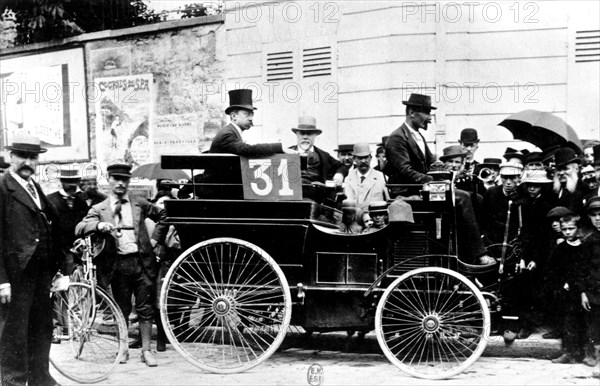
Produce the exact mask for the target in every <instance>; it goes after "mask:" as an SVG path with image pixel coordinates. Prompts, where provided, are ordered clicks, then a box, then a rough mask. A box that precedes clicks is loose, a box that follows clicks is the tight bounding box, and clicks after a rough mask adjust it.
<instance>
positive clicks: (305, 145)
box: [291, 116, 346, 202]
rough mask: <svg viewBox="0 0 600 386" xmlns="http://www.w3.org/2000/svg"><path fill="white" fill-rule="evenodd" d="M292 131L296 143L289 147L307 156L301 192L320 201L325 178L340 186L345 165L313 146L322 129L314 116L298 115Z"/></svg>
mask: <svg viewBox="0 0 600 386" xmlns="http://www.w3.org/2000/svg"><path fill="white" fill-rule="evenodd" d="M292 131H293V132H294V134H296V141H297V145H294V146H292V147H291V149H292V150H294V151H295V152H298V153H300V155H301V156H306V157H307V166H306V169H305V170H302V194H303V196H304V197H305V198H310V199H313V200H315V201H317V202H321V201H322V199H323V198H324V196H323V191H322V189H321V188H320V187H324V186H325V181H327V180H333V181H334V183H335V185H337V186H341V185H342V183H343V182H344V172H345V170H346V167H345V166H344V164H342V163H341V162H340V161H338V160H336V159H335V158H333V157H332V156H331V155H330V154H329V153H327V152H326V151H324V150H321V149H319V148H318V147H317V146H315V140H316V139H317V136H318V135H320V134H321V133H322V132H323V131H322V130H321V129H319V128H317V120H316V119H315V118H314V117H311V116H303V117H300V118H299V119H298V127H294V128H292ZM319 186H320V187H319Z"/></svg>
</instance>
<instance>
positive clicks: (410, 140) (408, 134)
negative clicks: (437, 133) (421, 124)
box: [402, 122, 427, 162]
mask: <svg viewBox="0 0 600 386" xmlns="http://www.w3.org/2000/svg"><path fill="white" fill-rule="evenodd" d="M402 128H403V129H404V132H405V134H406V137H407V142H408V145H409V146H410V148H411V150H412V151H413V153H415V154H416V155H417V156H418V157H419V159H420V160H421V162H424V161H425V154H423V152H422V151H421V149H420V148H419V145H417V141H415V139H414V137H413V135H412V132H411V131H410V130H411V129H409V128H408V126H407V125H406V122H405V123H403V124H402ZM419 135H421V133H419ZM421 138H423V136H422V135H421ZM424 141H425V139H423V142H424ZM425 149H427V148H425Z"/></svg>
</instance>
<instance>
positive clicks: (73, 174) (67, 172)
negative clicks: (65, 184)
mask: <svg viewBox="0 0 600 386" xmlns="http://www.w3.org/2000/svg"><path fill="white" fill-rule="evenodd" d="M59 178H60V180H61V181H63V180H64V181H80V180H81V176H80V175H79V170H77V169H60V176H59Z"/></svg>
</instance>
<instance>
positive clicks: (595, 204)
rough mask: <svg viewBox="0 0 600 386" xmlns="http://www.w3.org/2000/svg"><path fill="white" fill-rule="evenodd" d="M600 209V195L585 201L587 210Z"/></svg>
mask: <svg viewBox="0 0 600 386" xmlns="http://www.w3.org/2000/svg"><path fill="white" fill-rule="evenodd" d="M593 209H600V196H594V197H592V198H590V199H589V200H587V201H586V202H585V211H586V212H589V211H590V210H593Z"/></svg>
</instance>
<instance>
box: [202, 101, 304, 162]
mask: <svg viewBox="0 0 600 386" xmlns="http://www.w3.org/2000/svg"><path fill="white" fill-rule="evenodd" d="M254 110H256V107H254V106H253V105H252V90H249V89H239V90H231V91H229V107H227V108H226V109H225V114H227V115H229V119H230V121H231V122H230V123H229V124H228V125H227V126H225V127H223V128H222V129H221V130H219V131H218V132H217V135H215V138H214V139H213V141H212V143H211V145H210V153H231V154H237V155H241V156H245V157H260V156H269V155H271V154H276V153H288V154H294V153H295V152H293V151H291V150H290V149H284V148H283V147H282V145H281V143H261V144H256V145H250V144H247V143H246V142H244V140H243V138H242V134H243V132H244V131H246V130H250V128H251V127H252V126H253V123H252V120H253V118H254Z"/></svg>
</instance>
